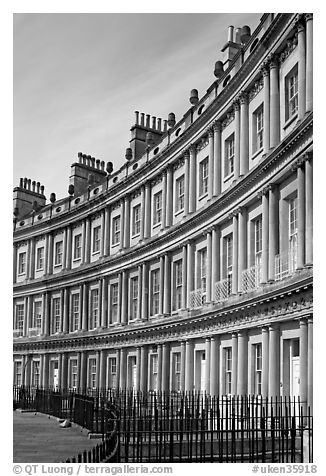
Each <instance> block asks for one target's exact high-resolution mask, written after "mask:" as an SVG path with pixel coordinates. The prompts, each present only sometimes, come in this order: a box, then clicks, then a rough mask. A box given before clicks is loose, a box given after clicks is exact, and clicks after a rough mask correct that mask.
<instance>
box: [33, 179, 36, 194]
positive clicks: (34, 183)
mask: <svg viewBox="0 0 326 476" xmlns="http://www.w3.org/2000/svg"><path fill="white" fill-rule="evenodd" d="M35 186H36V182H35V180H33V182H32V190H33V192H35Z"/></svg>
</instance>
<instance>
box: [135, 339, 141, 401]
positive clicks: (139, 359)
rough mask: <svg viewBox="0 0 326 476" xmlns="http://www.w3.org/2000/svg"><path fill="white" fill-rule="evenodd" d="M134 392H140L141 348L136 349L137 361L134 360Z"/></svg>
mask: <svg viewBox="0 0 326 476" xmlns="http://www.w3.org/2000/svg"><path fill="white" fill-rule="evenodd" d="M136 365H137V368H136V390H137V392H138V391H139V390H140V368H141V348H140V347H137V360H136Z"/></svg>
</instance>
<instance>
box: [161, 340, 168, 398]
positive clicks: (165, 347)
mask: <svg viewBox="0 0 326 476" xmlns="http://www.w3.org/2000/svg"><path fill="white" fill-rule="evenodd" d="M169 376H170V344H169V343H167V342H165V343H164V344H163V345H162V391H163V392H168V391H169Z"/></svg>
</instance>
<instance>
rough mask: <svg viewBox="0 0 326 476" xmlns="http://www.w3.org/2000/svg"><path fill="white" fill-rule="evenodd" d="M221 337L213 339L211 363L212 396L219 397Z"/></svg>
mask: <svg viewBox="0 0 326 476" xmlns="http://www.w3.org/2000/svg"><path fill="white" fill-rule="evenodd" d="M219 343H220V338H219V336H213V337H211V355H210V357H211V361H210V367H211V370H210V390H209V392H210V394H211V395H212V396H217V395H218V394H219V392H218V387H219V373H220V359H219V355H220V353H219Z"/></svg>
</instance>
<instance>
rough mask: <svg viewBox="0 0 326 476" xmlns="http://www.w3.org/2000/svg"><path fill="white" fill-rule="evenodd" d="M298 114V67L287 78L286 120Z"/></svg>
mask: <svg viewBox="0 0 326 476" xmlns="http://www.w3.org/2000/svg"><path fill="white" fill-rule="evenodd" d="M297 112H298V65H296V66H295V67H294V68H293V69H292V71H291V72H290V73H289V74H288V75H287V76H286V78H285V120H288V119H290V118H291V117H293V116H295V115H296V114H297Z"/></svg>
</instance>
